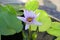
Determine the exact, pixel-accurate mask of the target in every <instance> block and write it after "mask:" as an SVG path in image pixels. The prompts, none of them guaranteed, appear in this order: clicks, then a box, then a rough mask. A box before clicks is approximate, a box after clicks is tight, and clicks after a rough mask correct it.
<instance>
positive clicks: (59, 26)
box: [51, 22, 60, 29]
mask: <svg viewBox="0 0 60 40" xmlns="http://www.w3.org/2000/svg"><path fill="white" fill-rule="evenodd" d="M51 27H52V28H54V29H60V23H59V22H52V25H51Z"/></svg>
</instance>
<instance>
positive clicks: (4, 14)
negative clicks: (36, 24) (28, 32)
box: [0, 5, 23, 35]
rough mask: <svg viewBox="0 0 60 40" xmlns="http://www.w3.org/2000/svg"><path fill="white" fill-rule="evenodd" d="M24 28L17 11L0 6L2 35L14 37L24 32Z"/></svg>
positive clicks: (0, 29) (0, 30)
mask: <svg viewBox="0 0 60 40" xmlns="http://www.w3.org/2000/svg"><path fill="white" fill-rule="evenodd" d="M22 28H23V26H22V24H21V21H20V20H18V19H17V15H16V12H15V10H14V9H13V8H12V7H11V6H2V5H0V34H2V35H12V34H15V33H18V32H20V31H22Z"/></svg>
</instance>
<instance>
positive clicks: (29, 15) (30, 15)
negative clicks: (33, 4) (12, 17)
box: [24, 10, 36, 18]
mask: <svg viewBox="0 0 60 40" xmlns="http://www.w3.org/2000/svg"><path fill="white" fill-rule="evenodd" d="M24 16H25V17H26V18H27V17H36V14H35V12H33V11H28V10H24Z"/></svg>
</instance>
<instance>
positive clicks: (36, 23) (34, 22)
mask: <svg viewBox="0 0 60 40" xmlns="http://www.w3.org/2000/svg"><path fill="white" fill-rule="evenodd" d="M33 24H35V25H37V26H39V25H42V23H40V22H37V21H35V20H34V21H33Z"/></svg>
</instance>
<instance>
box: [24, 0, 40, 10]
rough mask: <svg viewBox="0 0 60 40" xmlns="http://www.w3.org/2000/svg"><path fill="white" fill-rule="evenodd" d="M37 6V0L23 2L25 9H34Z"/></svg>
mask: <svg viewBox="0 0 60 40" xmlns="http://www.w3.org/2000/svg"><path fill="white" fill-rule="evenodd" d="M38 7H39V2H38V1H37V0H32V1H29V2H27V3H26V4H25V8H26V9H27V10H33V11H34V10H36V9H37V8H38Z"/></svg>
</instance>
